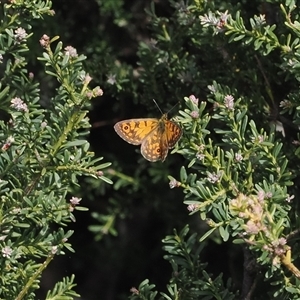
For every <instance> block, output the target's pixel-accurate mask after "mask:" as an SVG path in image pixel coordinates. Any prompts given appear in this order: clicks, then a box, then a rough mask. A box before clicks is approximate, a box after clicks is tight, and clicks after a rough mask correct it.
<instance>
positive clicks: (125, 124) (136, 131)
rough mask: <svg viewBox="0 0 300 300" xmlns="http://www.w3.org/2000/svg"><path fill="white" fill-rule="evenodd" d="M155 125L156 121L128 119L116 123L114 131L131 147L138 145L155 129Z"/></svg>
mask: <svg viewBox="0 0 300 300" xmlns="http://www.w3.org/2000/svg"><path fill="white" fill-rule="evenodd" d="M157 125H158V120H157V119H150V118H146V119H130V120H124V121H120V122H118V123H116V124H115V126H114V129H115V131H116V132H117V134H118V135H119V136H120V137H121V138H122V139H123V140H125V141H126V142H128V143H130V144H133V145H140V144H141V143H142V142H143V140H144V139H145V138H146V137H147V136H148V135H149V134H150V133H151V132H152V131H154V130H155V128H157Z"/></svg>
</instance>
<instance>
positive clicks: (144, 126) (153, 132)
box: [114, 114, 182, 162]
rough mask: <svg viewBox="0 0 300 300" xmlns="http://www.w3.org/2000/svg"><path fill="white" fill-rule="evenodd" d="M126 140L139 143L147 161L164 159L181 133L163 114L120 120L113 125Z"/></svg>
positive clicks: (177, 126) (134, 143)
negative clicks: (155, 116) (156, 116)
mask: <svg viewBox="0 0 300 300" xmlns="http://www.w3.org/2000/svg"><path fill="white" fill-rule="evenodd" d="M114 129H115V131H116V132H117V134H118V135H119V136H120V137H121V138H122V139H124V140H125V141H126V142H128V143H130V144H133V145H141V153H142V155H143V156H144V158H145V159H147V160H149V161H152V162H154V161H158V160H161V161H164V160H165V159H166V157H167V154H168V150H169V149H170V148H173V147H174V146H175V144H176V142H177V141H178V140H179V139H180V137H181V135H182V130H181V128H180V126H179V125H178V124H176V123H175V122H173V121H170V120H168V118H167V115H166V114H164V115H162V117H161V118H160V119H154V118H144V119H130V120H124V121H120V122H118V123H116V124H115V126H114Z"/></svg>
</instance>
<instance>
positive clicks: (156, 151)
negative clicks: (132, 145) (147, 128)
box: [141, 127, 168, 162]
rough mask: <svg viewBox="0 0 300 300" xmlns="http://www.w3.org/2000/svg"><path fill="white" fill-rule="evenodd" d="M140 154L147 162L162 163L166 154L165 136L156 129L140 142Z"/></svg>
mask: <svg viewBox="0 0 300 300" xmlns="http://www.w3.org/2000/svg"><path fill="white" fill-rule="evenodd" d="M141 153H142V155H143V156H144V158H145V159H147V160H149V161H152V162H154V161H158V160H161V161H164V160H165V158H166V156H167V154H168V143H167V139H166V134H165V133H164V132H162V131H160V130H159V128H158V127H157V128H156V129H155V130H153V131H152V132H151V133H150V134H149V135H148V136H147V137H146V138H145V139H144V140H143V142H142V146H141Z"/></svg>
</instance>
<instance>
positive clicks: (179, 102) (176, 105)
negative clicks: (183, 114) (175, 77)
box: [167, 101, 180, 114]
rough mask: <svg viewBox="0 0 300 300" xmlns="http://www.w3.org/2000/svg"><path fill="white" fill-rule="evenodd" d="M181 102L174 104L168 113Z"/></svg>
mask: <svg viewBox="0 0 300 300" xmlns="http://www.w3.org/2000/svg"><path fill="white" fill-rule="evenodd" d="M179 103H180V101H178V102H177V103H176V104H175V105H174V106H172V107H171V108H170V109H169V110H168V112H167V114H169V112H170V111H171V110H173V109H174V107H176V106H177V105H178V104H179Z"/></svg>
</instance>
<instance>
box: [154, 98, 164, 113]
mask: <svg viewBox="0 0 300 300" xmlns="http://www.w3.org/2000/svg"><path fill="white" fill-rule="evenodd" d="M153 102H154V103H155V105H156V106H157V108H158V110H159V111H160V112H161V114H162V115H163V114H164V113H163V112H162V110H161V109H160V107H159V106H158V104H157V102H156V101H155V100H154V99H153Z"/></svg>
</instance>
